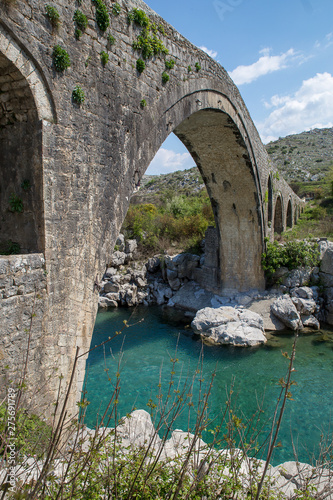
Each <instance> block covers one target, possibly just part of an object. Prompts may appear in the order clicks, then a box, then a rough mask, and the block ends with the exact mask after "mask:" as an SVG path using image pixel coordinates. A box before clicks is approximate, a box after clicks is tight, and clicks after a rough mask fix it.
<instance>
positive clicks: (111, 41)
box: [107, 33, 116, 47]
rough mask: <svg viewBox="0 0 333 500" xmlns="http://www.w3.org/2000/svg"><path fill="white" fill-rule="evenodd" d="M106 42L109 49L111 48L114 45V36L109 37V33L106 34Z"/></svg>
mask: <svg viewBox="0 0 333 500" xmlns="http://www.w3.org/2000/svg"><path fill="white" fill-rule="evenodd" d="M107 41H108V46H109V47H112V45H114V44H115V43H116V39H115V37H114V36H112V35H111V33H109V34H108V36H107Z"/></svg>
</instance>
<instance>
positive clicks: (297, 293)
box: [290, 286, 318, 299]
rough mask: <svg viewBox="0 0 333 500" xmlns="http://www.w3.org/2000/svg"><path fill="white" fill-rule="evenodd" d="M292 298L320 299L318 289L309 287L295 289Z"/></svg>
mask: <svg viewBox="0 0 333 500" xmlns="http://www.w3.org/2000/svg"><path fill="white" fill-rule="evenodd" d="M290 295H291V296H292V297H299V298H301V299H315V298H317V297H318V287H311V288H310V287H308V286H302V287H299V288H293V289H292V290H291V291H290Z"/></svg>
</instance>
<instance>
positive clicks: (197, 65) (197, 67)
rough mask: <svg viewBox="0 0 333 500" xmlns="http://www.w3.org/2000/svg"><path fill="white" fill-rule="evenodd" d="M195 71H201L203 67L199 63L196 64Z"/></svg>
mask: <svg viewBox="0 0 333 500" xmlns="http://www.w3.org/2000/svg"><path fill="white" fill-rule="evenodd" d="M195 69H196V71H200V70H201V66H200V64H199V63H198V62H196V63H195Z"/></svg>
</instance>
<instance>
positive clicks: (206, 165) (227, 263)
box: [174, 109, 262, 294]
mask: <svg viewBox="0 0 333 500" xmlns="http://www.w3.org/2000/svg"><path fill="white" fill-rule="evenodd" d="M174 133H175V134H176V135H177V137H178V138H179V139H180V140H181V141H182V142H183V144H184V145H185V146H186V148H187V149H188V151H189V152H190V154H191V155H192V158H193V159H194V161H195V163H196V165H197V166H198V168H199V170H200V173H201V175H202V177H203V179H204V182H205V184H206V187H207V191H208V194H209V196H210V199H211V204H212V208H213V212H214V216H215V220H216V227H217V231H218V240H219V257H220V281H221V291H222V293H224V294H228V293H229V292H230V291H235V290H238V291H245V290H249V289H251V288H257V287H258V285H259V283H260V282H261V264H260V259H261V253H262V223H261V220H260V217H259V213H260V206H259V205H260V202H259V196H258V188H257V185H256V182H255V175H254V167H253V165H252V162H251V159H250V156H249V152H248V150H247V146H246V144H245V142H244V139H243V137H242V135H241V133H240V131H239V129H238V127H237V126H236V124H235V123H234V121H233V120H232V119H231V118H230V116H229V115H228V114H227V113H224V112H221V111H219V110H214V109H206V110H201V111H197V112H195V113H193V114H192V115H191V116H189V117H188V118H187V119H185V120H184V121H183V122H182V123H181V124H180V125H178V126H177V127H176V128H175V130H174Z"/></svg>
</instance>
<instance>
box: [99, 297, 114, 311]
mask: <svg viewBox="0 0 333 500" xmlns="http://www.w3.org/2000/svg"><path fill="white" fill-rule="evenodd" d="M108 307H118V303H117V302H116V301H115V300H111V299H108V298H107V297H99V300H98V308H99V309H107V308H108Z"/></svg>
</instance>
